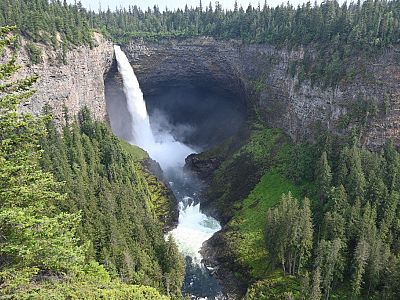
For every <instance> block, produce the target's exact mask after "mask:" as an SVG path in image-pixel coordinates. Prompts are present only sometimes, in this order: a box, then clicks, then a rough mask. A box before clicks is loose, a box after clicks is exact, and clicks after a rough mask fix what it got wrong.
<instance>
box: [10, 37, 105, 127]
mask: <svg viewBox="0 0 400 300" xmlns="http://www.w3.org/2000/svg"><path fill="white" fill-rule="evenodd" d="M94 38H95V45H96V46H95V47H94V48H93V49H90V48H89V47H86V46H80V47H78V48H75V49H73V50H70V51H68V52H67V53H66V62H67V64H63V63H62V59H61V57H62V52H61V50H58V51H55V50H53V49H52V48H51V47H47V46H44V45H41V44H37V46H38V47H39V48H41V49H42V60H43V62H42V63H40V64H36V65H32V64H31V61H30V59H29V56H28V53H27V52H26V50H25V47H24V45H25V44H26V41H25V40H22V46H23V47H21V51H20V52H19V57H18V63H19V64H20V65H21V66H22V68H21V69H20V71H19V72H18V74H17V76H18V78H23V77H25V76H31V75H34V74H36V75H38V76H39V80H38V82H37V83H36V84H35V86H34V88H35V89H36V90H37V91H36V93H35V94H34V96H33V97H32V98H30V99H29V101H28V102H26V103H24V104H23V107H22V110H23V111H30V112H33V113H34V114H39V113H40V112H41V111H42V108H43V106H44V105H45V104H46V103H47V104H49V105H50V106H51V107H52V108H53V113H54V118H55V120H56V121H57V122H62V120H63V117H62V115H63V107H64V105H65V106H66V107H67V108H68V111H69V114H70V116H71V117H73V116H76V114H77V113H78V111H79V110H80V109H81V108H82V107H84V106H88V107H89V109H90V110H91V112H92V114H93V116H94V118H95V119H98V120H106V118H107V110H106V101H105V96H104V74H105V73H106V72H107V71H108V69H109V68H110V66H111V63H112V59H113V45H112V43H111V42H109V41H107V40H105V39H104V38H103V37H102V36H101V35H99V34H95V36H94Z"/></svg>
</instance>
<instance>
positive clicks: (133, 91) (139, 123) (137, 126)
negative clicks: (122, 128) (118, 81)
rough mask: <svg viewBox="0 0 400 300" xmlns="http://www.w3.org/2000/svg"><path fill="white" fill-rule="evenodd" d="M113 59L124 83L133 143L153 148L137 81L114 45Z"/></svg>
mask: <svg viewBox="0 0 400 300" xmlns="http://www.w3.org/2000/svg"><path fill="white" fill-rule="evenodd" d="M114 51H115V57H116V59H117V62H118V71H119V73H120V74H121V76H122V80H123V82H124V93H125V96H126V99H127V107H128V111H129V114H130V115H131V117H132V121H133V122H132V131H133V133H134V134H133V136H134V137H135V141H131V142H134V143H135V144H136V145H138V146H139V147H141V148H144V149H146V148H152V147H154V144H155V141H154V136H153V132H152V131H151V128H150V120H149V115H148V114H147V109H146V103H145V102H144V99H143V93H142V90H141V89H140V86H139V81H138V80H137V78H136V75H135V73H134V72H133V69H132V67H131V65H130V63H129V60H128V58H127V57H126V55H125V53H124V52H122V50H121V48H120V47H119V46H117V45H114Z"/></svg>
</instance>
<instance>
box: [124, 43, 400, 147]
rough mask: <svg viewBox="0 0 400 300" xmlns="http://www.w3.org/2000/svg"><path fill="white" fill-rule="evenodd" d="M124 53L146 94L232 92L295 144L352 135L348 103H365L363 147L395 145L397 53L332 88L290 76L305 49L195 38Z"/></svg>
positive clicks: (398, 125)
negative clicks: (196, 88) (327, 134)
mask: <svg viewBox="0 0 400 300" xmlns="http://www.w3.org/2000/svg"><path fill="white" fill-rule="evenodd" d="M124 50H125V52H127V54H128V57H129V58H130V60H131V62H132V64H133V66H134V69H135V71H136V72H137V74H138V78H139V81H140V82H141V85H142V88H143V90H144V93H145V95H146V94H148V95H151V94H152V93H154V92H156V91H155V89H157V88H162V87H163V86H171V85H172V86H173V85H185V84H196V85H208V87H209V88H219V89H225V90H230V91H234V92H235V93H236V95H237V97H239V98H241V99H242V100H243V101H245V102H246V103H247V107H248V108H249V113H250V114H251V113H253V114H257V115H258V116H260V117H261V119H262V120H264V121H265V122H266V123H267V125H269V126H272V127H278V128H282V129H283V130H284V131H285V132H286V133H287V134H289V135H290V136H291V137H292V138H293V139H295V140H298V139H302V138H311V139H312V138H313V136H314V134H315V132H316V130H318V128H319V127H321V125H322V127H325V128H328V129H329V130H331V131H333V132H335V133H337V134H340V135H342V134H345V133H348V132H350V131H351V130H352V128H354V127H356V126H359V125H357V124H356V122H353V121H354V120H352V117H355V116H354V113H353V106H354V103H357V102H360V101H364V102H366V99H368V101H370V102H372V104H373V105H375V106H376V114H375V115H374V116H372V115H368V113H367V114H366V115H365V116H364V117H365V119H364V121H363V124H362V125H363V143H364V144H365V145H366V146H367V147H369V148H379V147H380V146H381V145H382V144H383V143H384V142H385V140H387V139H394V140H395V142H396V143H397V144H400V135H399V129H400V80H399V79H400V65H399V63H398V62H399V61H400V53H399V52H398V51H396V49H393V50H390V51H387V52H386V53H384V54H380V55H379V56H377V57H375V58H374V59H373V60H370V61H369V62H368V63H367V64H366V65H363V68H365V70H364V74H366V76H360V75H358V76H356V77H355V78H353V79H352V80H351V81H345V80H342V81H341V82H340V83H339V85H338V86H337V87H336V88H322V87H319V86H316V85H312V84H311V82H310V81H307V80H306V81H302V82H299V80H298V79H297V76H296V75H295V76H291V75H290V74H289V72H288V69H289V67H290V64H291V63H293V62H296V61H301V60H302V59H303V56H304V49H298V50H292V51H288V50H285V49H277V48H275V47H273V46H270V45H266V44H264V45H245V44H242V43H241V42H238V41H219V40H215V39H212V38H195V39H184V40H165V41H160V42H143V41H137V40H136V41H132V42H131V43H130V44H129V45H125V46H124ZM355 63H357V62H355ZM210 81H211V82H214V85H210V84H209V83H210Z"/></svg>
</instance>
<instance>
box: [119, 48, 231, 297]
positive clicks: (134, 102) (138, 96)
mask: <svg viewBox="0 0 400 300" xmlns="http://www.w3.org/2000/svg"><path fill="white" fill-rule="evenodd" d="M114 51H115V56H116V60H117V63H118V71H119V73H120V74H121V76H122V80H123V88H124V93H125V96H126V101H127V108H128V111H129V114H130V115H131V117H132V124H131V127H132V128H131V130H132V133H133V137H134V140H131V141H128V142H130V143H131V144H134V145H137V146H139V147H141V148H142V149H144V150H146V151H147V152H148V153H149V155H150V157H151V158H152V159H154V160H156V161H157V162H158V163H159V164H160V166H161V169H162V170H163V171H164V174H165V176H166V177H167V179H168V181H169V183H170V186H171V189H172V191H173V192H174V194H175V196H176V198H177V200H178V201H179V223H178V226H177V227H176V228H175V229H173V230H172V231H171V232H170V233H169V234H171V235H172V236H173V237H174V239H175V241H176V243H177V245H178V247H179V250H180V251H181V252H182V254H183V255H184V256H185V257H190V260H189V262H191V263H193V264H194V265H195V267H194V268H197V269H199V270H200V271H201V273H206V272H207V270H206V268H205V267H204V266H203V265H202V264H201V260H202V257H201V254H200V252H199V251H200V249H201V247H202V244H203V242H204V241H206V240H208V239H209V238H210V237H211V236H212V235H213V234H214V233H215V232H217V231H218V230H220V229H221V226H220V224H219V223H218V221H216V220H215V219H214V218H212V217H209V216H206V215H205V214H203V213H202V212H201V210H200V203H199V202H200V199H199V195H200V194H201V188H202V185H201V182H200V181H199V180H198V179H197V178H195V176H194V175H193V174H191V173H190V172H188V171H185V170H184V168H183V167H184V164H185V158H186V157H187V156H188V155H189V154H191V153H194V152H195V151H194V150H193V149H191V148H190V147H189V146H187V145H185V144H183V143H181V142H179V141H176V140H175V138H174V137H173V136H172V135H171V134H170V133H169V132H163V131H161V132H159V131H157V133H156V134H155V133H154V132H153V131H152V129H151V126H150V118H149V115H148V112H147V109H146V103H145V101H144V98H143V93H142V91H141V89H140V85H139V81H138V79H137V77H136V75H135V73H134V71H133V69H132V67H131V65H130V63H129V60H128V58H127V57H126V55H125V53H124V52H123V51H122V50H121V48H120V47H119V46H118V45H115V46H114ZM186 261H187V264H188V260H187V259H186ZM187 270H188V268H187ZM198 277H199V276H198V272H197V273H193V274H188V271H187V273H186V278H185V286H186V287H187V288H186V292H188V293H189V294H190V295H191V297H192V299H223V298H222V296H221V295H222V294H221V293H220V291H219V287H218V286H217V283H216V282H214V281H216V280H215V279H214V278H212V277H211V276H210V275H209V274H206V275H204V278H206V279H204V280H202V281H207V282H199V278H198ZM208 281H210V282H208ZM196 284H197V285H207V286H200V287H196V286H195V285H196ZM184 290H185V288H184Z"/></svg>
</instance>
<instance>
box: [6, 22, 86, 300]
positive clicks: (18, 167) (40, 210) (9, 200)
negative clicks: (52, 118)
mask: <svg viewBox="0 0 400 300" xmlns="http://www.w3.org/2000/svg"><path fill="white" fill-rule="evenodd" d="M11 30H12V28H10V27H6V28H0V51H2V50H3V48H4V46H6V45H9V44H10V43H11V41H12V40H13V37H12V35H11ZM16 69H17V66H16V64H15V59H11V60H10V61H9V62H8V63H5V64H2V65H0V80H2V82H1V85H0V93H1V94H0V97H1V98H0V140H1V144H0V203H1V204H0V228H1V232H2V234H1V238H0V261H1V262H2V263H1V264H0V277H1V280H0V281H1V294H3V295H7V294H8V293H10V292H11V291H12V292H15V291H16V290H17V289H23V288H24V285H26V284H28V283H29V282H30V281H31V280H32V278H33V277H34V276H36V275H38V274H39V273H40V272H46V271H52V272H75V271H77V270H78V269H79V267H80V266H81V264H82V263H83V250H82V248H81V247H78V246H77V239H76V238H75V236H74V234H75V231H76V227H77V224H78V222H79V219H80V217H79V215H76V214H69V213H58V212H57V211H56V210H55V208H54V206H55V204H57V203H58V202H61V201H63V200H64V196H62V195H60V194H59V193H57V192H56V190H57V184H56V182H55V181H54V179H53V177H52V176H51V175H50V174H49V173H46V172H43V171H41V169H40V166H39V159H40V156H41V151H40V147H39V139H40V138H42V137H43V136H44V135H45V133H46V131H45V126H44V120H43V119H42V118H36V117H33V116H32V115H30V114H21V113H19V112H18V106H19V104H20V103H21V101H23V99H25V98H27V97H29V96H31V95H32V93H33V91H32V90H31V86H32V84H33V82H34V81H35V80H36V78H27V79H25V80H22V81H19V82H10V81H6V80H7V79H9V77H10V75H11V74H12V73H13V72H14V71H15V70H16Z"/></svg>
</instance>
